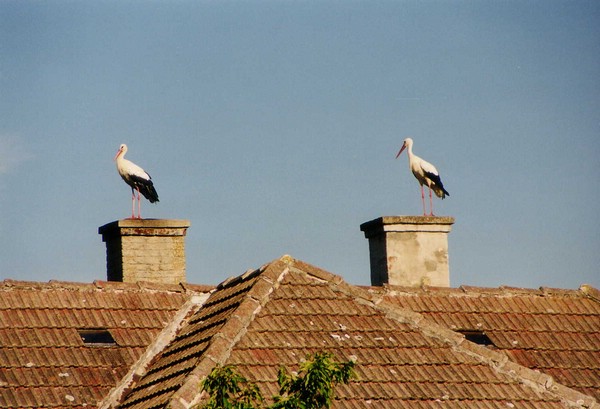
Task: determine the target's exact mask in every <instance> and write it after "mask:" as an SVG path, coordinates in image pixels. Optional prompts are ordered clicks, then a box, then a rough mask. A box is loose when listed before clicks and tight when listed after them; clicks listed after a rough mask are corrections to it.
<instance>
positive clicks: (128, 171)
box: [114, 144, 158, 219]
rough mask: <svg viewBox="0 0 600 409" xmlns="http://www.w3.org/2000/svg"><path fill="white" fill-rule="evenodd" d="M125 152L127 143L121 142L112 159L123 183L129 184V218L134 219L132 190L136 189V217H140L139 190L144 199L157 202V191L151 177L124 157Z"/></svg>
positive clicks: (133, 194)
mask: <svg viewBox="0 0 600 409" xmlns="http://www.w3.org/2000/svg"><path fill="white" fill-rule="evenodd" d="M126 153H127V145H125V144H121V146H120V147H119V150H118V152H117V154H116V155H115V158H114V160H115V161H116V162H117V171H119V175H121V177H122V178H123V180H124V181H125V183H127V184H128V185H129V186H131V218H132V219H136V217H135V215H134V213H133V211H134V209H135V192H134V190H137V202H138V215H137V219H141V218H142V216H141V212H140V208H141V204H140V192H141V194H143V195H144V197H145V198H146V199H148V200H149V201H150V203H155V202H158V193H156V190H155V189H154V184H153V183H152V178H151V177H150V175H149V174H148V173H146V171H144V169H142V168H140V167H139V166H138V165H136V164H135V163H133V162H131V161H128V160H127V159H125V154H126Z"/></svg>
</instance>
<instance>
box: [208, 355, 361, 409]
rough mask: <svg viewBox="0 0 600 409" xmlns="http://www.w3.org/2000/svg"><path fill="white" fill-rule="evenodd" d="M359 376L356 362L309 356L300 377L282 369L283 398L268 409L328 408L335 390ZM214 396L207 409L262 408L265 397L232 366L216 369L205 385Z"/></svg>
mask: <svg viewBox="0 0 600 409" xmlns="http://www.w3.org/2000/svg"><path fill="white" fill-rule="evenodd" d="M354 375H355V373H354V362H353V361H348V362H345V363H338V362H335V361H334V357H333V354H331V353H328V352H317V353H316V354H314V355H308V356H307V359H306V360H305V361H304V362H302V363H301V364H300V368H299V371H298V373H297V374H289V373H288V371H287V370H286V369H285V368H283V367H282V368H280V369H279V374H278V379H277V382H278V383H279V395H276V396H273V401H274V403H273V404H272V405H271V406H269V407H268V409H327V408H330V407H331V404H332V402H333V399H334V396H335V393H334V392H335V387H336V386H337V384H339V383H343V384H346V383H348V382H349V381H350V379H351V378H352V377H353V376H354ZM202 389H203V390H204V391H206V392H207V393H208V394H209V395H210V399H209V401H208V403H207V404H206V405H205V406H204V409H260V408H261V407H262V406H261V405H262V404H263V398H262V396H261V394H260V391H259V390H258V387H257V386H256V385H254V384H250V383H249V382H248V381H247V379H246V378H244V377H243V376H241V375H240V374H238V373H237V372H236V371H235V368H234V367H232V366H231V365H229V366H224V367H216V368H215V369H213V371H212V372H211V374H210V375H209V376H208V377H207V378H206V379H205V380H204V381H203V382H202Z"/></svg>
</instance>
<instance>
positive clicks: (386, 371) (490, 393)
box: [104, 256, 598, 409]
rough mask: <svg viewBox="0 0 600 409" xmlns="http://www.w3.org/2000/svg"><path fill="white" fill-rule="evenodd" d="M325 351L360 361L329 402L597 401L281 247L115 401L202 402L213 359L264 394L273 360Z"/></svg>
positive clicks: (291, 363) (292, 361) (289, 361)
mask: <svg viewBox="0 0 600 409" xmlns="http://www.w3.org/2000/svg"><path fill="white" fill-rule="evenodd" d="M323 350H325V351H330V352H332V353H334V355H335V356H336V357H337V359H338V360H344V361H345V360H348V359H355V360H356V362H357V364H356V371H357V374H358V378H357V379H355V380H353V381H352V382H351V383H350V384H348V385H342V386H339V387H338V389H337V398H336V401H335V403H334V406H333V407H334V408H364V407H368V408H392V407H393V408H426V407H427V408H429V407H444V408H510V407H515V408H532V409H533V408H542V409H545V408H564V407H588V408H591V407H596V408H597V407H598V406H597V404H596V402H595V400H594V398H592V397H591V396H588V395H585V394H582V393H580V392H577V391H575V390H573V389H570V388H567V387H565V386H563V385H560V384H558V383H556V382H555V381H554V380H553V379H552V378H551V377H550V376H548V375H546V374H542V373H540V372H537V371H533V370H531V369H528V368H526V367H524V366H521V365H518V364H515V363H513V362H511V361H510V360H509V359H508V358H507V356H506V355H505V354H504V353H502V352H498V351H494V350H491V349H489V348H486V347H483V346H480V345H477V344H475V343H472V342H469V341H466V340H465V339H464V337H463V336H462V335H460V334H458V333H457V332H454V331H451V330H449V329H447V328H445V327H443V326H440V325H437V324H435V323H434V322H433V320H429V319H428V318H425V316H424V315H422V314H417V313H415V312H412V311H410V310H407V309H406V310H405V309H403V308H400V307H399V306H398V305H397V301H396V300H393V301H390V300H388V299H386V297H383V296H382V294H380V293H378V292H376V291H369V290H368V289H364V288H358V287H355V286H351V285H348V284H347V283H345V282H344V281H343V280H342V279H341V278H340V277H339V276H335V275H332V274H330V273H327V272H325V271H322V270H320V269H318V268H316V267H313V266H310V265H308V264H305V263H302V262H299V261H296V260H293V259H291V258H289V257H287V256H286V257H283V258H282V259H281V260H276V261H274V262H272V263H270V264H268V265H266V266H264V267H263V268H261V269H259V270H257V271H254V272H248V273H246V274H244V275H243V276H241V277H238V278H234V279H231V280H228V281H226V282H224V283H222V284H221V285H220V286H219V287H217V289H216V290H215V291H214V292H213V293H212V294H211V295H210V297H209V298H208V299H207V301H206V303H205V304H204V305H203V306H202V308H200V309H198V311H197V312H196V313H195V314H193V315H192V316H190V317H189V319H188V320H187V322H186V323H185V324H184V325H182V327H181V329H180V330H179V331H178V333H177V334H176V335H175V337H174V338H173V339H172V341H171V342H170V343H169V344H168V346H166V348H164V349H163V350H162V351H161V352H159V353H158V354H157V355H156V356H155V357H154V360H153V362H152V363H151V364H150V365H148V366H147V367H146V368H145V372H144V373H142V372H140V375H141V377H140V378H139V379H136V380H135V381H134V382H129V383H128V384H127V385H122V386H124V387H127V388H129V389H128V392H126V393H124V395H123V396H122V397H121V400H120V402H121V404H120V405H119V406H118V407H120V408H164V407H170V408H188V407H191V406H192V405H195V404H198V403H201V402H202V401H203V400H204V399H206V396H204V395H202V394H200V392H199V385H200V382H201V380H202V379H204V378H205V377H206V375H207V374H209V373H210V371H211V370H212V368H213V367H214V366H215V365H216V364H234V365H236V366H237V368H238V370H239V371H240V372H241V373H242V374H243V375H244V376H246V377H247V378H248V379H250V380H251V381H254V382H256V383H257V384H258V385H259V386H260V388H261V390H262V392H263V394H264V395H265V396H272V395H273V394H275V393H277V384H276V379H277V371H278V369H279V367H280V365H284V366H286V367H288V368H290V369H293V368H294V367H295V365H297V363H298V362H299V361H300V360H301V359H302V358H304V357H305V355H306V354H307V353H313V352H317V351H323ZM104 407H110V405H109V403H107V404H106V405H105V406H104Z"/></svg>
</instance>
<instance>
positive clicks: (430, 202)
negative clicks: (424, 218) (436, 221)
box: [429, 188, 434, 216]
mask: <svg viewBox="0 0 600 409" xmlns="http://www.w3.org/2000/svg"><path fill="white" fill-rule="evenodd" d="M429 210H431V213H430V214H429V215H430V216H434V214H433V199H432V198H431V188H429Z"/></svg>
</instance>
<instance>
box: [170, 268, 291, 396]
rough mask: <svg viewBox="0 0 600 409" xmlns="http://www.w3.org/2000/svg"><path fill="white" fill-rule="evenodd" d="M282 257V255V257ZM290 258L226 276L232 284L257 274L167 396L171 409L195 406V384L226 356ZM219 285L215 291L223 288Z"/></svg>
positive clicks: (264, 301) (283, 272)
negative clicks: (224, 320) (236, 275)
mask: <svg viewBox="0 0 600 409" xmlns="http://www.w3.org/2000/svg"><path fill="white" fill-rule="evenodd" d="M284 257H285V256H284ZM291 262H292V261H290V260H289V259H284V258H280V259H277V260H274V261H272V262H270V263H268V264H265V265H264V266H262V267H261V268H259V269H257V270H253V271H252V270H248V271H246V273H244V274H243V275H242V276H239V277H234V278H230V279H227V280H226V281H225V282H224V283H226V284H232V283H234V282H238V279H239V280H240V281H241V280H243V279H244V278H248V277H252V276H254V275H255V274H256V275H258V277H257V280H256V282H255V283H254V284H252V286H251V287H250V288H248V290H247V293H246V294H245V296H244V299H243V300H242V301H241V302H240V304H239V305H238V306H237V307H236V308H235V309H234V311H233V312H232V314H231V316H230V317H229V319H227V321H226V323H225V324H224V325H223V326H222V327H221V329H220V330H219V331H218V332H216V333H215V334H214V335H212V337H211V340H210V344H209V346H208V347H207V348H206V350H205V351H204V353H203V354H202V357H201V358H200V359H199V360H198V362H197V364H196V365H195V368H194V369H193V370H192V371H191V372H190V373H189V374H188V375H187V376H186V378H185V380H184V381H183V382H182V384H181V386H180V387H179V388H178V390H177V391H176V392H175V393H174V394H173V395H172V396H171V398H170V399H169V407H171V408H189V407H192V406H193V405H196V404H197V403H198V402H199V400H200V398H201V397H202V394H201V393H199V389H198V385H200V383H201V382H202V380H203V379H204V378H205V376H206V375H205V374H208V373H210V372H211V370H212V368H213V367H214V365H215V364H222V363H223V362H225V361H226V360H227V358H228V357H229V356H230V354H231V351H232V349H233V348H234V346H235V345H236V344H237V343H238V342H239V340H240V339H241V338H242V337H243V335H244V334H245V333H246V330H247V328H248V326H249V325H250V323H251V322H252V321H253V320H254V318H255V317H256V315H257V314H258V313H259V312H260V311H261V309H262V307H263V306H264V305H265V304H266V303H267V302H268V300H269V298H270V295H271V294H272V293H273V290H274V289H275V288H276V287H278V286H279V284H280V283H281V281H282V280H283V278H284V277H285V276H286V275H287V273H288V272H289V265H290V263H291ZM224 288H225V286H222V287H221V285H219V286H218V287H217V289H216V290H215V291H219V289H224Z"/></svg>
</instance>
